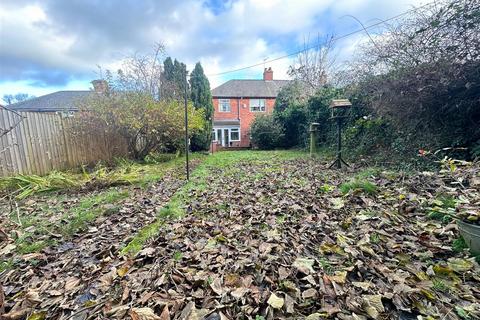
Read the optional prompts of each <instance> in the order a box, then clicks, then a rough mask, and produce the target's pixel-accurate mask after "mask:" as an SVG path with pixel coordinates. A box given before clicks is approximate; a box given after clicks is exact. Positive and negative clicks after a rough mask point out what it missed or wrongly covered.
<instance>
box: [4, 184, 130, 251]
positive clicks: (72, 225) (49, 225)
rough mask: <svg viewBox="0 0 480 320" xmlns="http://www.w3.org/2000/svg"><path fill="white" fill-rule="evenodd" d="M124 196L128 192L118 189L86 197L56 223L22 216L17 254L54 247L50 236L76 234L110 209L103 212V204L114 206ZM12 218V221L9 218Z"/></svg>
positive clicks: (32, 216) (17, 240)
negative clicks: (21, 230)
mask: <svg viewBox="0 0 480 320" xmlns="http://www.w3.org/2000/svg"><path fill="white" fill-rule="evenodd" d="M126 197H128V192H127V191H126V190H119V189H111V190H108V191H105V192H101V193H99V194H96V195H93V196H87V197H85V198H83V199H81V200H80V202H79V203H78V204H77V205H75V206H73V207H71V208H69V209H68V211H67V212H66V213H64V214H63V216H62V217H61V219H60V220H58V222H52V221H49V220H48V216H47V217H45V216H40V215H38V216H36V215H22V216H21V218H20V222H21V225H22V226H21V228H22V229H23V232H22V234H21V236H19V237H18V238H17V239H16V240H15V244H16V246H17V248H16V251H17V252H18V253H20V254H27V253H32V252H39V251H41V250H43V249H44V248H45V247H47V246H51V245H54V244H55V243H56V240H55V239H54V238H51V237H49V236H50V235H51V234H62V235H63V236H64V237H67V238H68V237H71V236H73V235H74V234H75V233H77V232H78V231H80V230H84V229H85V228H86V227H87V226H88V224H89V223H90V222H92V221H94V220H95V219H96V218H97V217H98V216H100V215H102V214H104V213H105V212H107V211H108V210H111V209H112V208H109V209H106V208H105V205H107V204H108V205H113V204H115V203H118V202H119V201H120V200H122V199H125V198H126ZM61 210H63V208H62V207H61V206H59V207H55V211H56V212H59V211H61ZM53 214H55V212H54V213H53ZM11 219H15V218H13V217H11Z"/></svg>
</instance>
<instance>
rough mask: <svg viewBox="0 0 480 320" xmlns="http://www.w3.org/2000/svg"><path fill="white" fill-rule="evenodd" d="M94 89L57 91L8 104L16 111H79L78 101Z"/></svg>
mask: <svg viewBox="0 0 480 320" xmlns="http://www.w3.org/2000/svg"><path fill="white" fill-rule="evenodd" d="M90 94H92V91H57V92H54V93H50V94H46V95H44V96H40V97H36V98H33V99H29V100H26V101H22V102H17V103H14V104H11V105H9V106H7V107H8V108H9V109H12V110H15V111H36V112H56V111H77V110H78V106H77V103H78V102H79V101H81V100H82V99H85V98H87V97H88V96H89V95H90Z"/></svg>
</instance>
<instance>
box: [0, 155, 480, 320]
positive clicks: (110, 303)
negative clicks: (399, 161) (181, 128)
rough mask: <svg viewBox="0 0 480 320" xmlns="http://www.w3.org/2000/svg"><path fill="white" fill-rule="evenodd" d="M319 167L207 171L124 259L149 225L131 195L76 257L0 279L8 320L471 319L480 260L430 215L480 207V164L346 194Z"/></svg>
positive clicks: (49, 258)
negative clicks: (456, 245) (175, 215)
mask: <svg viewBox="0 0 480 320" xmlns="http://www.w3.org/2000/svg"><path fill="white" fill-rule="evenodd" d="M326 168H327V164H326V163H323V162H319V161H318V160H316V161H315V160H311V159H295V160H271V161H268V162H262V161H255V162H252V161H241V162H239V163H236V164H235V165H234V166H231V167H227V168H222V169H217V170H215V169H212V172H211V174H210V176H209V177H207V178H206V179H207V185H208V188H206V189H205V188H198V189H195V188H192V189H191V190H189V192H188V195H187V196H188V201H187V208H185V209H186V211H187V212H189V214H188V215H186V216H185V217H183V218H181V219H178V220H171V221H167V222H166V223H165V225H164V227H163V228H162V229H161V230H160V232H159V234H158V236H157V237H156V238H155V239H152V240H151V241H149V242H147V243H146V245H145V247H144V248H143V249H142V250H141V251H140V252H139V253H138V254H137V255H136V256H134V257H127V256H121V255H119V254H118V252H119V250H120V248H121V245H122V244H125V243H126V242H128V239H129V238H130V237H131V236H132V233H133V232H135V230H138V228H139V227H140V225H142V224H144V223H148V222H151V221H152V218H153V217H151V218H149V219H145V218H142V216H144V215H145V212H146V207H145V198H141V197H140V194H141V193H140V194H137V195H136V196H135V195H134V196H133V197H132V198H131V199H129V200H128V201H127V202H125V203H124V208H125V210H123V211H121V212H120V214H118V215H117V216H110V217H109V219H107V220H103V221H100V222H98V221H96V223H95V226H94V227H95V228H96V229H97V231H95V232H93V233H86V234H83V235H80V236H79V237H78V238H76V239H74V240H73V242H74V245H73V246H72V248H70V249H68V250H65V251H62V250H59V249H58V247H57V248H47V249H44V250H43V251H42V252H41V254H42V255H43V256H39V257H38V259H39V262H38V263H35V264H32V263H29V262H28V261H22V262H20V263H19V264H17V265H16V266H15V268H14V269H13V270H8V271H6V272H4V273H2V274H1V281H2V284H3V290H4V291H5V295H6V299H5V301H6V302H5V306H6V312H7V314H6V318H7V319H21V318H26V317H28V318H29V319H47V318H49V319H50V318H52V319H103V318H115V319H122V318H131V319H162V320H163V319H208V320H213V319H222V320H223V319H302V318H304V319H325V318H332V319H420V318H419V317H421V318H422V319H440V318H441V319H476V318H478V317H479V316H480V302H479V301H480V268H479V265H478V263H477V262H476V261H475V259H474V258H473V257H471V255H470V254H469V253H468V252H467V251H466V250H464V251H454V250H453V249H452V243H453V241H454V240H456V239H457V238H458V231H457V227H456V224H455V223H454V222H452V221H439V220H434V219H431V218H430V217H429V216H428V214H427V213H428V212H429V210H431V209H432V208H433V206H434V205H435V204H434V200H435V199H437V198H438V196H439V195H445V194H448V195H450V196H451V197H453V198H457V199H461V198H462V199H463V200H462V201H460V204H459V206H458V210H463V209H462V208H465V206H467V207H468V208H467V210H469V212H472V211H475V210H477V211H478V210H479V207H480V196H479V194H480V191H479V186H478V184H475V183H469V181H476V180H475V179H478V175H479V172H480V169H479V168H478V166H477V167H475V166H473V167H468V168H464V169H461V168H459V169H458V170H456V171H455V173H454V175H455V176H454V177H452V174H450V173H444V174H431V173H416V174H410V175H406V174H397V175H392V174H382V173H380V174H378V175H376V176H375V177H371V178H369V179H371V182H372V183H374V184H375V185H376V186H377V192H376V193H364V192H361V190H360V191H359V190H354V191H352V192H348V193H347V194H343V193H342V192H341V191H340V190H339V188H338V186H340V185H341V184H342V183H344V182H345V181H349V176H350V175H351V174H349V173H345V172H343V173H342V172H337V171H330V170H327V169H326ZM173 180H174V179H173ZM176 183H179V182H172V181H168V178H166V181H164V182H162V183H160V184H158V185H157V186H155V187H154V188H152V189H150V190H148V191H147V192H148V193H149V194H148V195H143V197H147V199H149V200H150V201H151V202H150V203H149V204H148V207H151V206H163V205H164V204H165V201H166V198H168V197H169V196H171V193H172V191H171V190H175V187H172V184H173V185H175V184H176ZM327 184H328V185H331V186H336V188H328V190H326V188H324V186H325V185H327ZM165 190H170V192H167V191H165ZM162 193H163V194H164V195H165V194H166V196H165V197H161V198H162V200H163V201H162V200H156V199H155V196H156V195H158V194H162ZM332 199H334V200H333V201H332ZM465 199H466V201H465ZM142 201H143V202H142ZM465 203H466V204H465ZM92 227H93V226H92ZM11 254H12V253H9V255H11ZM7 256H8V255H7ZM2 258H3V257H2Z"/></svg>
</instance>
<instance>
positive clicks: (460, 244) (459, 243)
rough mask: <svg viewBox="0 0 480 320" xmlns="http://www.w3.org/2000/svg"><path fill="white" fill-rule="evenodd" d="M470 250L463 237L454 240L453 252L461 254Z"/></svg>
mask: <svg viewBox="0 0 480 320" xmlns="http://www.w3.org/2000/svg"><path fill="white" fill-rule="evenodd" d="M465 249H468V246H467V243H466V242H465V239H463V237H462V236H460V237H458V239H455V240H453V243H452V250H453V251H455V252H457V253H460V252H463V250H465Z"/></svg>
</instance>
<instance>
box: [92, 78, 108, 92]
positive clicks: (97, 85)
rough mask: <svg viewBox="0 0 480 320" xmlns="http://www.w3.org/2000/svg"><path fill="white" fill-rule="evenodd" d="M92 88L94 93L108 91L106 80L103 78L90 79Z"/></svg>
mask: <svg viewBox="0 0 480 320" xmlns="http://www.w3.org/2000/svg"><path fill="white" fill-rule="evenodd" d="M92 85H93V90H95V92H96V93H107V91H108V82H107V81H106V80H103V79H98V80H93V81H92Z"/></svg>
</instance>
